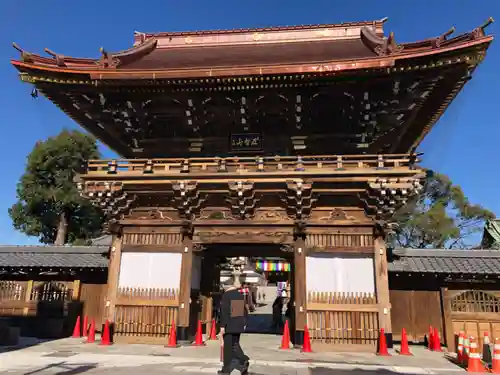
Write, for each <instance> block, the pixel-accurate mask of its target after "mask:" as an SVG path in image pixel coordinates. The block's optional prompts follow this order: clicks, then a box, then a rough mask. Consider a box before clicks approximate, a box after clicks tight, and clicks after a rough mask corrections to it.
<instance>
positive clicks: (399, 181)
mask: <svg viewBox="0 0 500 375" xmlns="http://www.w3.org/2000/svg"><path fill="white" fill-rule="evenodd" d="M422 178H423V176H415V177H408V178H388V179H383V178H379V179H376V180H374V181H370V182H369V183H368V189H367V190H366V192H365V193H364V194H361V195H360V199H361V201H362V202H363V203H364V204H365V210H366V212H367V214H369V215H370V216H373V217H374V218H375V219H377V220H386V219H388V218H389V217H390V216H391V215H392V214H394V212H395V211H396V210H397V209H398V208H399V207H401V206H402V205H403V204H405V203H406V202H407V200H408V198H409V197H411V196H413V195H415V194H419V193H420V191H421V190H422V188H423V186H422V184H421V182H420V181H421V179H422Z"/></svg>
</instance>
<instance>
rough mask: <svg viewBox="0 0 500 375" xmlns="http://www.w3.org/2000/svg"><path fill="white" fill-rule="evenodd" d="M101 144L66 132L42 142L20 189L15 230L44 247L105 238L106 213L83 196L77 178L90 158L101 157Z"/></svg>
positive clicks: (14, 210) (13, 212) (30, 157)
mask: <svg viewBox="0 0 500 375" xmlns="http://www.w3.org/2000/svg"><path fill="white" fill-rule="evenodd" d="M99 157H100V155H99V151H98V149H97V144H96V140H95V139H94V138H93V137H92V136H90V135H87V134H84V133H81V132H79V131H68V130H64V131H63V132H61V133H60V134H59V135H57V136H55V137H51V138H49V139H47V140H46V141H44V142H37V144H36V145H35V147H34V148H33V150H32V151H31V153H30V154H29V155H28V160H27V164H26V170H25V172H24V174H23V175H22V176H21V179H20V181H19V183H18V185H17V199H18V200H17V202H16V203H15V204H14V205H13V206H12V207H11V208H10V209H9V215H10V217H11V218H12V222H13V225H14V228H16V229H17V230H19V231H21V232H23V233H25V234H27V235H28V236H37V237H38V238H39V240H40V242H42V243H46V244H56V245H64V244H65V243H79V244H81V243H83V242H85V241H87V240H89V239H90V238H94V237H95V236H97V235H99V234H100V232H101V230H102V224H103V215H102V212H101V211H100V210H99V209H97V208H95V207H93V206H92V205H91V203H90V202H89V201H88V200H87V199H85V198H83V197H81V196H80V194H79V192H78V189H77V187H76V184H75V182H74V178H75V176H76V175H77V174H78V173H82V172H84V169H85V164H86V162H87V160H89V159H96V158H99Z"/></svg>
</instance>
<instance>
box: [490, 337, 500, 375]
mask: <svg viewBox="0 0 500 375" xmlns="http://www.w3.org/2000/svg"><path fill="white" fill-rule="evenodd" d="M491 372H492V373H493V374H500V339H495V346H494V347H493V359H492V361H491Z"/></svg>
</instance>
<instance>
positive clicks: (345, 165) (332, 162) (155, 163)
mask: <svg viewBox="0 0 500 375" xmlns="http://www.w3.org/2000/svg"><path fill="white" fill-rule="evenodd" d="M417 161H418V160H417V158H416V156H415V155H408V154H388V155H315V156H273V157H267V156H266V157H261V156H257V157H228V158H214V157H211V158H189V159H181V158H177V159H121V160H110V159H104V160H90V161H89V162H88V164H87V175H95V174H97V175H102V174H103V173H105V174H124V175H137V174H142V173H146V174H148V173H155V174H176V173H207V174H208V173H216V172H237V171H247V172H276V173H283V172H285V171H308V170H311V171H313V170H319V171H321V170H325V169H328V170H329V171H332V170H337V171H344V170H356V169H358V170H362V169H397V168H412V167H413V165H414V163H415V162H417Z"/></svg>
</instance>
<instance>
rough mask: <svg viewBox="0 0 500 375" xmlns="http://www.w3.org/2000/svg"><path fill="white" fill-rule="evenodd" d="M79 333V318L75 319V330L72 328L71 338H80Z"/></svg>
mask: <svg viewBox="0 0 500 375" xmlns="http://www.w3.org/2000/svg"><path fill="white" fill-rule="evenodd" d="M80 332H81V330H80V317H77V318H76V323H75V328H73V335H72V336H71V337H74V338H75V339H77V338H80V337H82V335H81V333H80Z"/></svg>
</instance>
